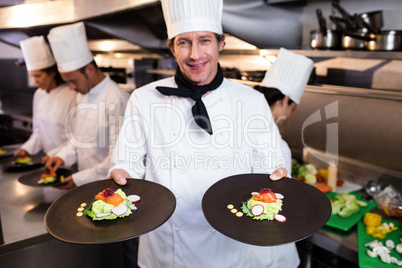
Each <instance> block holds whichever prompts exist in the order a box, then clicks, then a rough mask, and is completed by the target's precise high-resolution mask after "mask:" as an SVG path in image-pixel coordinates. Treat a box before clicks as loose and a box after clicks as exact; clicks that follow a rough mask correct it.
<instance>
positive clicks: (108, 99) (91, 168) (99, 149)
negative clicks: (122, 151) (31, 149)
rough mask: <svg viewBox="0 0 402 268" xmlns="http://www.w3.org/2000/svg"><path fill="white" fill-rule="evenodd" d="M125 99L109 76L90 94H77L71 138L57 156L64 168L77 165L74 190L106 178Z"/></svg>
mask: <svg viewBox="0 0 402 268" xmlns="http://www.w3.org/2000/svg"><path fill="white" fill-rule="evenodd" d="M128 98H129V94H128V93H127V92H125V91H124V90H123V89H121V88H120V87H119V86H118V85H117V84H116V83H115V82H114V81H112V80H111V79H110V77H109V76H106V77H105V78H104V79H103V80H102V81H101V82H100V83H99V84H97V85H96V86H95V87H93V88H92V89H91V90H90V91H89V93H87V94H85V95H83V94H80V93H78V94H77V106H76V109H75V110H74V111H72V112H70V114H69V115H72V117H70V118H72V119H71V124H69V125H71V126H72V127H71V132H70V133H71V134H68V135H67V137H68V142H67V144H66V145H65V146H64V147H63V148H61V150H60V151H59V152H58V153H57V154H56V156H58V157H60V158H61V159H63V160H64V164H65V165H66V166H71V165H73V164H75V163H77V164H78V172H77V173H74V174H73V179H74V182H75V184H76V185H77V186H80V185H82V184H85V183H88V182H92V181H96V180H100V179H105V178H106V175H107V172H108V170H109V168H110V166H111V165H110V157H111V154H112V151H113V147H114V145H115V143H116V139H117V137H118V133H119V130H120V122H121V121H122V118H123V115H124V110H125V107H126V104H127V100H128Z"/></svg>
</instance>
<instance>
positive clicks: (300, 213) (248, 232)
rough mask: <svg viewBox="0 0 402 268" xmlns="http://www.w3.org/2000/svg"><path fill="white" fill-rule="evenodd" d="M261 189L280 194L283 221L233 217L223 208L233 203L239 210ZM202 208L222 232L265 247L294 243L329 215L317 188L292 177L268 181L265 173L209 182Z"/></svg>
mask: <svg viewBox="0 0 402 268" xmlns="http://www.w3.org/2000/svg"><path fill="white" fill-rule="evenodd" d="M262 188H271V189H272V190H273V191H274V192H275V193H281V194H282V195H284V197H285V198H284V199H283V205H282V211H281V212H280V214H282V215H284V216H285V217H286V219H287V220H286V222H277V221H275V220H273V221H268V220H263V221H258V220H253V219H252V218H250V217H248V216H246V215H243V216H242V217H237V216H236V215H235V214H233V213H231V211H230V210H229V209H228V208H227V205H229V204H233V205H234V207H235V208H236V209H237V210H238V211H241V205H242V202H244V201H246V200H247V199H248V198H250V196H251V193H252V192H259V191H260V190H261V189H262ZM202 210H203V212H204V216H205V218H206V219H207V221H208V222H209V224H211V226H212V227H214V228H215V229H216V230H217V231H219V232H221V233H222V234H224V235H226V236H228V237H230V238H233V239H235V240H237V241H240V242H243V243H247V244H252V245H258V246H268V245H278V244H284V243H290V242H296V241H299V240H301V239H304V238H306V237H308V236H310V235H311V234H313V233H315V232H317V231H318V230H319V229H320V228H321V227H323V226H324V225H325V223H326V222H327V221H328V219H329V217H330V216H331V203H330V201H329V199H328V198H327V197H326V196H325V194H323V193H322V192H321V191H319V190H318V189H316V188H315V187H313V186H311V185H308V184H307V183H303V182H300V181H298V180H295V179H289V178H283V179H281V180H279V181H271V180H270V179H269V178H268V175H266V174H241V175H235V176H231V177H227V178H224V179H222V180H220V181H218V182H216V183H215V184H213V185H212V186H211V187H210V188H209V189H208V190H207V191H206V192H205V194H204V197H203V199H202Z"/></svg>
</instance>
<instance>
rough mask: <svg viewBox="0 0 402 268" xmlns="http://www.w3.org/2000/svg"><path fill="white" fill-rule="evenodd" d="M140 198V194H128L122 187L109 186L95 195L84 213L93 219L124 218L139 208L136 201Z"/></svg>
mask: <svg viewBox="0 0 402 268" xmlns="http://www.w3.org/2000/svg"><path fill="white" fill-rule="evenodd" d="M140 199H141V198H140V197H139V196H138V195H129V196H126V194H125V193H124V192H123V191H122V190H121V189H117V190H114V189H113V188H107V189H105V190H103V191H102V192H99V193H98V194H97V195H96V196H95V200H94V201H93V202H92V204H91V205H90V206H89V208H88V209H86V210H84V213H85V215H87V216H89V217H91V218H92V220H93V221H96V220H114V219H116V218H123V217H126V216H129V215H130V214H132V211H133V210H137V207H136V206H135V204H134V203H136V202H139V201H140ZM83 204H85V203H83ZM83 204H81V206H82V205H83ZM85 205H86V204H85Z"/></svg>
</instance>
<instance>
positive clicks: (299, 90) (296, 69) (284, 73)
mask: <svg viewBox="0 0 402 268" xmlns="http://www.w3.org/2000/svg"><path fill="white" fill-rule="evenodd" d="M313 67H314V62H313V61H312V60H311V59H309V58H307V57H305V56H303V55H298V54H295V53H293V52H291V51H289V50H287V49H285V48H281V49H280V50H279V53H278V56H277V58H276V61H275V62H274V63H273V64H272V66H271V67H270V68H269V70H268V71H267V72H266V73H265V77H264V79H263V80H262V81H261V86H264V87H273V88H277V89H279V90H280V91H281V92H282V94H283V95H285V96H289V98H290V99H291V100H292V101H294V102H295V103H296V104H299V103H300V98H301V96H302V95H303V92H304V89H305V88H306V85H307V82H308V79H309V78H310V75H311V71H312V69H313Z"/></svg>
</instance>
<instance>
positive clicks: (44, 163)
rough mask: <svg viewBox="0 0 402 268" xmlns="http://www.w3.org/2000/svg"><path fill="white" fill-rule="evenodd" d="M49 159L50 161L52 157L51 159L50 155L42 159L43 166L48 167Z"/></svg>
mask: <svg viewBox="0 0 402 268" xmlns="http://www.w3.org/2000/svg"><path fill="white" fill-rule="evenodd" d="M49 159H50V157H49V156H48V155H45V156H44V157H42V160H41V164H42V165H46V162H47V160H49Z"/></svg>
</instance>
